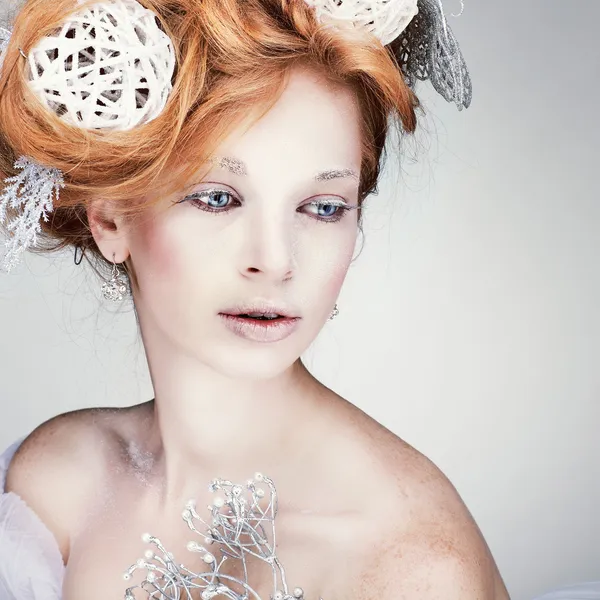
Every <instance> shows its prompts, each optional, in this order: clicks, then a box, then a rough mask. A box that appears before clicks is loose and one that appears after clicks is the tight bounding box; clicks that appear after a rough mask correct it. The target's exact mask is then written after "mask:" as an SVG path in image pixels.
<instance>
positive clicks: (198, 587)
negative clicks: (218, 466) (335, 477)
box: [123, 473, 322, 600]
mask: <svg viewBox="0 0 600 600" xmlns="http://www.w3.org/2000/svg"><path fill="white" fill-rule="evenodd" d="M257 483H259V484H266V485H267V486H268V488H269V492H270V497H269V499H268V501H269V502H268V506H267V507H266V509H264V510H263V508H262V507H261V505H260V502H261V500H263V498H264V497H265V490H264V489H263V488H262V487H259V486H257V485H256V484H257ZM246 488H247V490H248V491H249V492H250V494H249V499H247V498H246V497H245V496H244V493H243V492H244V488H243V486H242V485H240V484H234V483H232V482H231V481H228V480H225V479H214V480H213V481H212V483H211V484H210V485H209V486H208V489H209V491H210V492H213V493H214V492H217V491H219V490H220V491H222V492H223V493H224V495H225V498H223V497H222V496H217V497H216V498H215V499H214V501H213V503H212V505H208V510H209V511H210V513H211V519H210V524H209V523H207V522H206V521H205V520H204V519H202V517H201V516H200V515H199V514H198V512H197V511H196V503H195V501H194V500H190V501H189V502H188V503H187V505H186V508H185V510H184V511H183V513H182V518H183V520H184V521H185V522H186V524H187V526H188V527H189V529H190V530H191V531H193V532H194V533H196V534H198V536H200V538H201V539H202V542H201V543H198V542H197V541H195V540H192V541H190V542H189V543H188V544H187V549H188V551H190V552H194V553H199V554H201V555H202V560H203V562H204V563H205V564H206V565H207V569H209V570H207V571H205V572H204V571H202V572H199V573H195V572H193V571H191V570H190V569H188V568H186V567H185V566H184V565H177V564H176V563H175V557H174V555H173V553H172V552H169V551H168V550H167V549H166V548H165V547H164V546H163V544H162V542H161V541H160V539H158V538H157V537H154V536H153V535H151V534H149V533H146V534H144V535H143V536H142V540H143V541H144V542H145V543H150V544H152V545H154V546H155V547H156V549H157V550H158V552H156V551H154V550H152V549H148V550H147V551H146V553H145V558H142V559H139V560H138V561H137V562H136V563H135V564H134V565H132V566H131V567H129V569H127V571H126V572H125V573H124V575H123V577H124V579H125V580H130V579H131V578H132V576H133V573H134V572H135V571H137V570H145V571H146V577H145V579H144V581H143V582H142V583H141V584H139V585H135V586H132V587H129V588H127V589H126V591H125V597H124V598H125V600H135V596H134V590H136V589H141V590H143V591H144V592H145V593H146V594H147V597H148V598H149V599H152V600H191V598H192V597H196V596H197V594H198V593H199V594H200V597H201V598H202V600H211V599H212V598H214V597H215V596H224V597H226V598H229V599H230V600H261V598H260V596H259V595H258V593H257V591H256V590H254V589H253V588H252V587H251V586H250V584H249V581H248V577H249V573H248V560H249V558H250V557H254V558H255V559H258V560H260V561H262V562H264V563H265V564H267V565H270V567H271V569H272V575H273V591H272V594H271V596H270V598H271V599H272V600H303V599H304V590H303V589H302V588H299V587H296V588H294V589H293V590H290V588H289V586H288V583H287V578H286V573H285V569H284V567H283V565H282V564H281V561H280V560H279V558H278V556H277V554H276V547H277V539H276V531H275V517H276V515H277V509H278V506H277V491H276V489H275V485H274V483H273V480H272V479H270V478H269V477H267V476H265V475H263V474H262V473H256V474H255V475H254V478H253V479H249V480H248V481H247V483H246ZM247 495H248V494H247ZM222 511H225V512H222ZM195 522H199V523H202V524H203V525H204V526H205V527H206V532H204V533H202V532H201V531H200V530H199V529H198V528H197V527H196V524H195ZM267 529H268V530H269V533H267ZM227 561H235V562H236V563H237V566H239V567H240V568H241V570H242V578H239V577H233V576H231V575H227V574H225V573H224V572H222V571H221V569H222V568H223V565H224V564H225V563H226V562H227ZM232 584H237V585H238V586H239V587H240V588H241V590H242V591H236V590H234V589H232V587H231V585H232ZM193 592H194V594H195V596H192V593H193ZM319 600H322V598H321V599H319Z"/></svg>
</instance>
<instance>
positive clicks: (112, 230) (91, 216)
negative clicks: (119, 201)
mask: <svg viewBox="0 0 600 600" xmlns="http://www.w3.org/2000/svg"><path fill="white" fill-rule="evenodd" d="M87 217H88V223H89V226H90V230H91V232H92V236H93V237H94V240H95V242H96V245H97V246H98V248H99V250H100V252H102V255H103V256H104V258H106V260H108V261H109V262H111V263H112V262H113V260H114V262H116V263H122V262H125V261H126V260H127V259H128V258H129V241H128V236H127V227H126V220H125V218H124V216H123V215H122V214H120V213H119V211H117V210H115V208H114V206H113V205H112V204H111V203H110V202H109V201H106V200H93V201H92V202H91V203H90V204H89V205H88V208H87Z"/></svg>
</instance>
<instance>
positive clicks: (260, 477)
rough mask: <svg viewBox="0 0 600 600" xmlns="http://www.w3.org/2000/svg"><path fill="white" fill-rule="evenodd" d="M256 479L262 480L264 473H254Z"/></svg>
mask: <svg viewBox="0 0 600 600" xmlns="http://www.w3.org/2000/svg"><path fill="white" fill-rule="evenodd" d="M254 479H256V481H262V480H263V479H264V476H263V474H262V473H258V472H257V473H254Z"/></svg>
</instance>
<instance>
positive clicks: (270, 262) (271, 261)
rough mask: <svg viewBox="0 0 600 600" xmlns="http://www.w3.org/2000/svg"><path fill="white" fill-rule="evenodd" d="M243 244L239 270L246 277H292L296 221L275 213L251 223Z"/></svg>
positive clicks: (275, 278) (271, 278)
mask: <svg viewBox="0 0 600 600" xmlns="http://www.w3.org/2000/svg"><path fill="white" fill-rule="evenodd" d="M247 227H248V228H247V231H246V243H245V244H243V245H242V247H241V255H240V271H241V273H242V275H244V276H245V277H251V278H265V279H268V280H270V281H272V282H275V283H276V282H280V281H285V280H287V279H290V278H291V277H292V275H293V273H294V270H295V251H296V246H297V244H296V242H295V237H296V236H295V235H294V231H293V223H291V222H287V221H286V220H285V219H284V218H283V217H279V218H274V217H273V215H271V216H270V217H269V216H268V215H266V216H263V217H261V218H260V219H255V220H254V221H253V222H251V223H248V226H247Z"/></svg>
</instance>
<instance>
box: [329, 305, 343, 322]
mask: <svg viewBox="0 0 600 600" xmlns="http://www.w3.org/2000/svg"><path fill="white" fill-rule="evenodd" d="M339 314H340V309H339V308H338V305H337V303H336V305H335V306H334V307H333V310H332V311H331V314H330V315H329V320H330V321H333V319H335V318H336V317H337V316H338V315H339Z"/></svg>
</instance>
